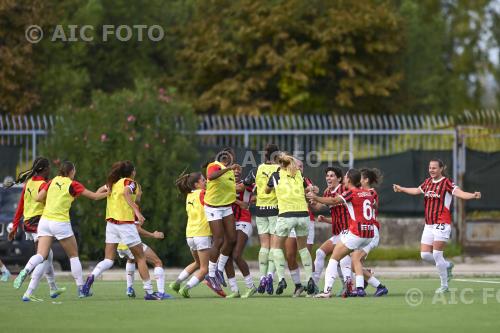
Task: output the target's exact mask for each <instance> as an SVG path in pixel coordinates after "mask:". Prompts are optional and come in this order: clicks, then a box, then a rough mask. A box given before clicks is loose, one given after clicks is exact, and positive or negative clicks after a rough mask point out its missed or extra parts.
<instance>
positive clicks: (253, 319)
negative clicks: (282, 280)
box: [0, 279, 500, 333]
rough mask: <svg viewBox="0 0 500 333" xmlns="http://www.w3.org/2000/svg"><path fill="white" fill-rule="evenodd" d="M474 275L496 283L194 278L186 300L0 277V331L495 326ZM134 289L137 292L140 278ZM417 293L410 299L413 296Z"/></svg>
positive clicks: (494, 292)
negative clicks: (239, 294)
mask: <svg viewBox="0 0 500 333" xmlns="http://www.w3.org/2000/svg"><path fill="white" fill-rule="evenodd" d="M471 280H473V279H471ZM481 280H488V281H495V282H497V283H484V282H472V281H452V282H451V284H450V288H454V289H453V291H454V292H452V293H451V294H448V295H447V296H445V297H435V295H434V290H435V289H436V287H437V286H438V284H439V282H438V280H437V279H398V280H385V281H384V282H385V284H386V285H387V286H388V288H389V292H390V293H389V295H388V296H386V297H382V298H374V297H365V298H363V299H362V298H349V299H342V298H332V299H311V298H305V297H301V298H291V296H290V295H291V292H292V290H293V287H292V286H291V285H290V284H289V287H288V289H287V290H286V293H285V294H284V295H282V296H267V295H265V296H261V295H257V296H255V297H253V298H251V299H246V300H245V299H222V298H218V297H216V296H215V294H213V293H212V291H210V290H209V289H208V288H207V287H206V286H204V285H199V286H198V287H196V288H195V289H194V290H192V292H191V296H192V298H191V299H182V298H180V297H179V295H177V294H175V295H176V297H177V298H176V299H173V300H164V301H150V302H146V301H144V300H143V299H142V298H141V297H137V298H136V299H128V298H127V297H126V296H125V282H124V281H120V282H103V281H96V282H95V284H94V288H93V291H94V296H92V297H90V298H87V299H78V298H77V296H76V287H75V285H74V283H71V282H69V281H64V282H61V283H59V285H64V286H66V287H67V288H68V291H67V292H66V293H65V294H63V295H62V296H61V297H60V298H58V299H56V300H52V299H50V298H49V297H48V287H47V284H46V283H45V282H42V283H41V285H40V288H39V290H38V292H37V294H36V295H37V296H38V297H42V298H44V302H41V303H23V302H22V301H21V296H22V293H23V291H24V289H25V287H26V286H27V283H28V281H26V282H25V285H23V287H22V288H21V290H14V289H13V288H12V284H11V283H10V282H9V283H0V332H37V333H38V332H84V331H85V332H89V331H90V332H96V331H99V332H142V333H146V332H159V331H161V332H186V333H188V332H189V333H190V332H218V333H219V332H235V333H242V332H259V333H264V332H327V331H328V332H352V331H355V332H360V331H362V330H364V331H366V332H399V333H401V332H419V333H425V332H443V333H451V332H471V333H486V332H500V317H499V314H500V279H481ZM475 281H476V280H475ZM242 287H243V286H242ZM335 287H336V288H335V290H338V288H339V286H338V283H337V284H336V286H335ZM411 288H417V289H419V290H421V291H422V293H423V300H422V304H420V305H417V306H410V305H409V304H408V302H407V300H406V294H407V292H408V290H410V289H411ZM242 289H243V288H242ZM455 289H456V290H455ZM136 291H137V292H138V296H139V294H142V292H141V285H140V283H136ZM367 291H368V292H369V293H370V294H372V293H373V289H372V288H370V287H368V289H367ZM419 296H420V295H419V294H418V291H417V292H415V295H413V296H412V297H411V300H410V301H412V302H415V303H418V301H419V300H420V298H419Z"/></svg>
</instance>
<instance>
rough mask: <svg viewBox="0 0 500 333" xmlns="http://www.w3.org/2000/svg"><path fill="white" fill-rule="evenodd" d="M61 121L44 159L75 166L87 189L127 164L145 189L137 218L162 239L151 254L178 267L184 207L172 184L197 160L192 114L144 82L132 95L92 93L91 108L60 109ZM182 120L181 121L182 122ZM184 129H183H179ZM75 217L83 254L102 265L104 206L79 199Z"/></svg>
mask: <svg viewBox="0 0 500 333" xmlns="http://www.w3.org/2000/svg"><path fill="white" fill-rule="evenodd" d="M57 115H58V116H60V117H59V121H57V123H56V127H55V130H54V132H53V133H52V134H51V136H50V137H49V138H48V139H47V141H46V142H45V144H44V146H43V147H42V153H43V154H45V155H46V156H47V157H49V158H50V159H51V160H53V161H54V163H55V164H57V163H58V162H59V161H62V160H71V161H73V162H75V164H76V169H77V174H76V179H77V180H79V181H81V182H82V183H83V184H84V185H85V186H87V187H88V188H89V189H91V190H95V189H97V188H98V187H99V186H101V185H103V184H104V183H105V182H106V176H107V174H108V172H109V170H110V167H111V165H112V163H113V162H115V161H119V160H130V161H132V162H133V163H134V164H135V166H136V169H137V178H136V179H137V181H138V182H139V184H141V186H142V188H143V192H144V194H143V200H142V201H141V203H140V206H141V211H142V212H143V214H144V216H145V217H146V219H147V221H146V222H145V225H144V227H145V228H146V229H149V230H161V231H164V232H165V235H166V239H165V240H163V241H150V240H147V242H148V243H154V245H153V246H154V248H155V250H157V251H158V253H159V254H160V255H161V256H162V257H168V260H169V262H173V263H175V262H180V261H182V259H183V257H185V256H186V255H187V254H188V253H189V251H178V249H180V248H184V247H185V221H186V216H185V205H184V201H183V200H182V198H180V197H179V195H178V193H177V190H176V189H175V187H174V180H175V179H176V178H177V176H178V175H179V174H180V173H181V172H182V171H183V170H185V169H186V168H188V167H190V165H191V163H192V162H193V161H194V159H196V156H197V152H196V149H195V146H194V144H195V136H194V135H192V132H193V130H194V129H195V125H194V124H195V123H196V122H195V121H194V118H193V112H192V110H191V108H190V107H189V106H188V105H186V104H185V103H183V102H182V101H180V100H179V99H178V98H177V97H176V96H175V94H173V91H165V90H164V89H159V90H157V89H155V88H154V87H153V86H152V84H151V83H150V82H148V81H139V82H138V83H137V88H136V89H135V90H133V91H131V90H120V91H117V92H115V93H113V94H105V93H103V92H96V93H94V94H93V96H92V102H91V104H90V105H89V106H88V107H83V108H79V107H70V106H65V107H63V108H62V109H60V110H59V112H58V113H57ZM181 120H182V121H181ZM181 125H182V126H181ZM74 213H75V216H76V219H77V220H78V221H79V225H80V229H81V230H82V236H83V237H82V244H81V245H80V246H81V252H82V253H83V254H84V256H88V257H89V258H92V259H97V258H101V257H102V255H103V252H102V250H103V248H104V235H105V225H106V223H105V202H93V201H90V200H86V199H79V200H77V201H76V202H75V204H74Z"/></svg>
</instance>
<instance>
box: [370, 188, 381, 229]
mask: <svg viewBox="0 0 500 333" xmlns="http://www.w3.org/2000/svg"><path fill="white" fill-rule="evenodd" d="M369 191H370V192H372V194H373V224H374V225H375V226H376V227H377V229H378V230H380V222H379V221H378V220H377V217H378V206H379V201H378V193H377V191H375V189H374V188H371V189H370V190H369Z"/></svg>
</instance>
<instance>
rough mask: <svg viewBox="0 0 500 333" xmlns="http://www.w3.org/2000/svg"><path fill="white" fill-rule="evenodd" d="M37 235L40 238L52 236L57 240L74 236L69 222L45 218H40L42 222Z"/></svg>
mask: <svg viewBox="0 0 500 333" xmlns="http://www.w3.org/2000/svg"><path fill="white" fill-rule="evenodd" d="M37 234H38V237H42V236H51V237H55V238H56V239H57V240H61V239H66V238H69V237H71V236H73V235H74V234H73V229H72V228H71V223H70V222H69V221H68V222H59V221H51V220H46V219H44V218H43V217H42V218H40V222H39V223H38V229H37Z"/></svg>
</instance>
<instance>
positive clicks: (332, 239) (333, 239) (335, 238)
mask: <svg viewBox="0 0 500 333" xmlns="http://www.w3.org/2000/svg"><path fill="white" fill-rule="evenodd" d="M348 233H349V230H347V229H346V230H342V231H341V232H340V234H338V235H333V236H332V237H330V239H329V240H330V242H332V243H333V245H337V244H338V243H339V242H340V241H341V239H342V235H347V234H348Z"/></svg>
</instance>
